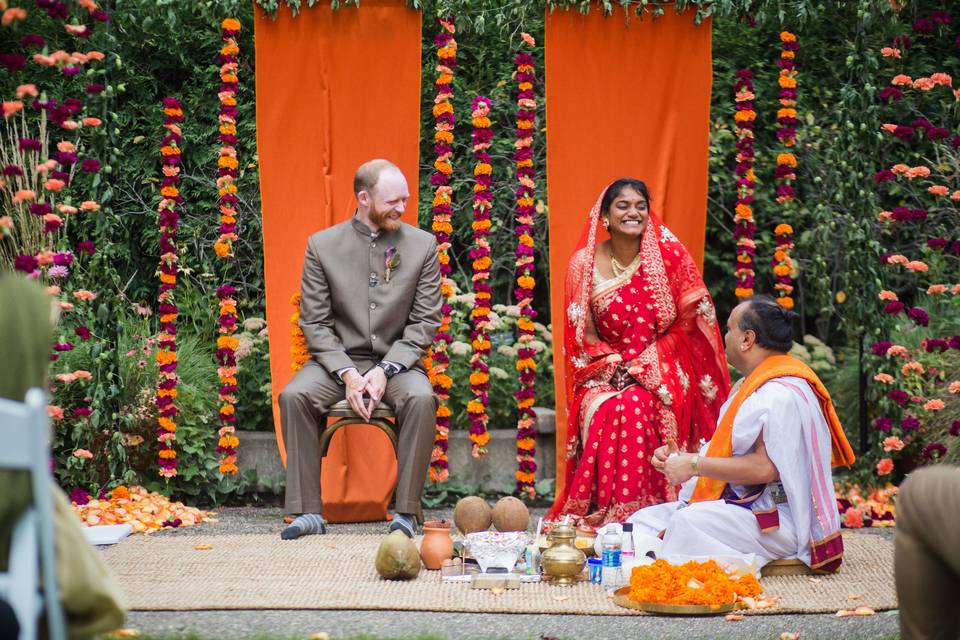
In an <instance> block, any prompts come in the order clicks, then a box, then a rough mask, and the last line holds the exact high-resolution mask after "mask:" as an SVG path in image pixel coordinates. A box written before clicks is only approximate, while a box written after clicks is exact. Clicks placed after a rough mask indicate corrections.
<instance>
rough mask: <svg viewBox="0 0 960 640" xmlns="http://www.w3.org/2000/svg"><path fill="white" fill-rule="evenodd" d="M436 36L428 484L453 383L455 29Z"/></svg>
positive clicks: (438, 465) (443, 466)
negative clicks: (434, 305)
mask: <svg viewBox="0 0 960 640" xmlns="http://www.w3.org/2000/svg"><path fill="white" fill-rule="evenodd" d="M437 23H438V25H439V26H440V32H439V33H438V34H437V36H436V38H434V44H435V45H436V47H437V68H436V71H437V79H436V81H435V85H436V87H437V96H436V97H435V98H434V106H433V116H434V118H435V119H436V123H435V124H434V134H433V150H434V153H436V154H437V158H436V160H434V162H433V168H434V172H433V174H432V175H431V176H430V184H431V185H432V186H433V187H434V193H433V227H432V230H433V235H434V237H435V238H436V239H437V258H438V260H439V261H440V278H441V281H440V292H441V294H442V296H443V304H442V307H441V314H442V315H441V320H440V327H439V329H438V330H437V335H436V337H435V338H434V341H433V348H432V349H431V350H430V352H429V353H428V354H427V358H426V360H427V361H428V362H429V365H430V366H429V367H427V371H428V372H429V373H430V383H431V384H432V385H433V392H434V394H436V396H437V400H438V403H437V415H436V433H435V434H434V440H433V452H432V454H431V456H430V480H431V481H432V482H443V481H444V480H446V479H447V477H448V475H449V466H448V462H447V439H448V436H449V433H450V406H449V404H448V401H449V400H450V387H451V386H453V379H452V378H450V376H448V375H447V373H446V371H447V367H448V366H449V364H450V357H449V356H448V355H447V349H448V348H449V346H450V343H451V342H453V337H452V336H451V335H450V322H451V314H452V313H453V305H452V304H451V301H452V300H451V299H452V298H453V291H454V285H453V280H452V279H451V278H450V274H451V273H452V271H453V268H452V267H451V266H450V254H449V252H448V250H449V249H450V234H452V233H453V225H452V224H451V222H450V218H451V216H452V214H453V208H452V207H451V193H452V191H453V189H452V187H451V186H450V176H451V175H452V174H453V165H452V164H451V162H450V159H451V157H452V156H453V127H454V124H455V123H456V118H455V117H454V113H453V102H452V100H453V70H454V69H455V68H456V67H457V41H456V40H455V39H454V37H453V34H454V33H456V29H455V28H454V26H453V22H451V21H449V20H437Z"/></svg>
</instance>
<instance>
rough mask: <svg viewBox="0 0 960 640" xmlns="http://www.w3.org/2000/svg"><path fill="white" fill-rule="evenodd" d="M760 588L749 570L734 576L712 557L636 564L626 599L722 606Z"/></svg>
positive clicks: (758, 592)
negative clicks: (701, 559)
mask: <svg viewBox="0 0 960 640" xmlns="http://www.w3.org/2000/svg"><path fill="white" fill-rule="evenodd" d="M762 591H763V588H762V587H761V586H760V583H759V582H758V581H757V579H756V578H755V577H754V575H753V574H752V573H750V574H747V575H745V576H742V577H739V578H734V577H731V576H730V575H728V574H727V573H726V572H725V571H724V570H723V569H721V568H720V565H718V564H717V563H716V562H715V561H713V560H708V561H707V562H695V561H690V562H687V563H685V564H682V565H679V566H677V565H672V564H670V563H668V562H667V561H666V560H657V561H655V562H654V563H653V564H649V565H645V566H641V567H635V568H634V569H633V573H632V574H631V576H630V592H629V598H630V599H631V600H633V601H635V602H651V603H656V604H672V605H723V604H729V603H732V602H736V601H737V599H738V598H753V597H755V596H757V595H759V594H760V593H761V592H762Z"/></svg>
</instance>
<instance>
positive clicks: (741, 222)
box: [733, 69, 757, 298]
mask: <svg viewBox="0 0 960 640" xmlns="http://www.w3.org/2000/svg"><path fill="white" fill-rule="evenodd" d="M736 77H737V80H736V82H735V83H734V85H733V90H734V92H735V94H736V97H735V100H736V106H735V107H734V108H735V112H734V120H735V122H736V125H737V158H736V160H737V168H736V175H737V204H736V214H735V215H734V218H733V221H734V225H735V228H734V231H733V237H734V239H735V240H736V242H737V263H736V267H735V268H734V275H735V276H736V278H737V287H736V291H735V293H736V295H737V297H738V298H747V297H749V296H752V295H753V285H754V280H755V273H754V271H753V257H754V256H755V255H756V254H757V247H756V245H755V244H754V242H753V234H754V233H755V232H756V230H757V226H756V224H755V223H754V221H753V187H754V184H755V182H756V178H755V176H754V173H753V160H754V153H753V127H754V121H755V120H756V118H757V113H756V112H755V111H754V110H753V99H754V94H753V82H752V80H753V72H752V71H750V70H749V69H740V70H739V71H737V74H736Z"/></svg>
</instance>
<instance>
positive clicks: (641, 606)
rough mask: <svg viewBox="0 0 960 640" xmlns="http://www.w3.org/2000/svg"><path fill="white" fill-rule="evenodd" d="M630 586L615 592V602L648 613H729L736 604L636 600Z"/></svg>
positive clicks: (709, 614)
mask: <svg viewBox="0 0 960 640" xmlns="http://www.w3.org/2000/svg"><path fill="white" fill-rule="evenodd" d="M629 593H630V587H620V588H619V589H617V590H616V591H614V592H613V603H614V604H616V605H618V606H621V607H624V608H626V609H637V610H638V611H645V612H646V613H653V614H659V615H666V616H713V615H719V614H721V613H729V612H731V611H733V610H734V608H736V604H735V603H733V602H729V603H727V604H713V605H710V604H658V603H655V602H634V601H633V600H631V599H630V597H629V595H628V594H629Z"/></svg>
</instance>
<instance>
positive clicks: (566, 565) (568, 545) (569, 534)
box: [540, 523, 587, 586]
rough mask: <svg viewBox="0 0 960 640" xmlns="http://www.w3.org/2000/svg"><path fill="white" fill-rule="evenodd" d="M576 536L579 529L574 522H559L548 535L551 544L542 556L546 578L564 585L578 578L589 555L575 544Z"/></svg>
mask: <svg viewBox="0 0 960 640" xmlns="http://www.w3.org/2000/svg"><path fill="white" fill-rule="evenodd" d="M576 538H577V530H576V529H574V527H573V525H572V524H567V523H563V524H558V525H557V526H556V527H554V528H553V530H552V531H550V535H549V536H547V542H548V543H549V545H550V546H549V547H547V549H546V550H545V551H544V552H543V554H542V555H541V556H540V558H541V563H542V566H543V577H544V578H545V579H546V580H549V581H550V582H552V583H553V584H557V585H564V586H566V585H571V584H574V583H575V582H576V581H577V580H578V578H579V577H580V574H581V573H582V572H583V566H584V565H585V564H586V563H587V556H585V555H584V553H583V551H580V549H577V547H576V546H575V545H574V540H576Z"/></svg>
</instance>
